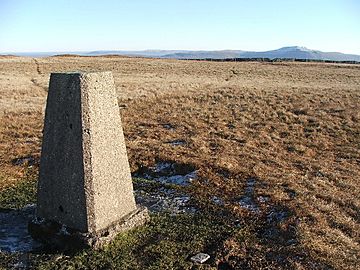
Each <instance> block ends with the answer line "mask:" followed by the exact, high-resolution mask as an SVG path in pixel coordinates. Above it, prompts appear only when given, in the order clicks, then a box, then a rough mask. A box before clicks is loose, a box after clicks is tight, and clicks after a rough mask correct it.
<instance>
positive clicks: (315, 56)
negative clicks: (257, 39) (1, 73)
mask: <svg viewBox="0 0 360 270" xmlns="http://www.w3.org/2000/svg"><path fill="white" fill-rule="evenodd" d="M12 54H14V55H19V56H31V57H44V56H53V55H57V54H76V55H83V56H98V55H125V56H135V57H156V58H170V59H208V58H211V59H228V58H270V59H275V58H279V59H281V58H283V59H284V58H293V59H310V60H330V61H357V62H360V55H355V54H344V53H340V52H322V51H318V50H311V49H308V48H305V47H299V46H291V47H283V48H280V49H277V50H271V51H264V52H254V51H241V50H222V51H191V50H144V51H117V50H112V51H91V52H62V53H60V52H42V53H12Z"/></svg>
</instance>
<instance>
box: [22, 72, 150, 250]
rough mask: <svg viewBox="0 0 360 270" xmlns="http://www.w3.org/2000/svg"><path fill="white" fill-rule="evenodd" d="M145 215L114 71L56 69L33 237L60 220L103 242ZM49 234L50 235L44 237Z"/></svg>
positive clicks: (93, 240)
mask: <svg viewBox="0 0 360 270" xmlns="http://www.w3.org/2000/svg"><path fill="white" fill-rule="evenodd" d="M147 219H148V213H147V210H146V208H143V207H140V206H137V205H136V203H135V198H134V195H133V186H132V180H131V174H130V167H129V162H128V158H127V153H126V146H125V139H124V134H123V130H122V125H121V119H120V112H119V106H118V102H117V97H116V92H115V86H114V80H113V76H112V73H111V72H71V73H52V74H51V77H50V84H49V92H48V98H47V104H46V111H45V123H44V132H43V142H42V150H41V160H40V175H39V182H38V195H37V221H35V222H33V223H32V226H29V230H30V228H31V229H32V232H33V236H35V238H36V236H37V237H39V234H40V233H41V234H43V231H44V230H45V231H49V228H46V227H49V226H50V227H54V226H55V227H56V225H54V224H58V225H57V227H59V228H60V225H61V226H62V227H63V226H65V229H66V228H67V230H68V231H74V232H76V234H77V235H78V236H79V235H81V237H80V238H83V239H85V238H86V239H87V240H88V241H87V242H88V244H89V245H99V243H100V242H102V241H100V240H101V238H104V239H103V240H109V238H112V236H113V235H115V234H116V232H117V231H121V230H124V229H127V228H130V227H133V226H136V225H140V224H143V223H144V222H145V221H146V220H147ZM46 224H47V225H46ZM49 224H50V225H49ZM121 228H122V229H121ZM61 230H62V231H64V228H62V229H61ZM34 232H35V233H34ZM36 232H37V233H36ZM67 233H68V232H67ZM44 237H48V238H52V237H53V236H51V235H47V236H44V235H41V236H40V238H44ZM105 238H107V239H105ZM40 240H44V239H40ZM48 240H49V239H48ZM45 241H46V240H45ZM57 242H59V241H58V239H57Z"/></svg>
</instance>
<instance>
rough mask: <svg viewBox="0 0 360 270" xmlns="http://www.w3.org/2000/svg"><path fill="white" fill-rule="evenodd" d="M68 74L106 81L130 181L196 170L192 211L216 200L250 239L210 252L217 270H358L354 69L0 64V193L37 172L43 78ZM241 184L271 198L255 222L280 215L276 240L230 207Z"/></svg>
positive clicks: (86, 61)
mask: <svg viewBox="0 0 360 270" xmlns="http://www.w3.org/2000/svg"><path fill="white" fill-rule="evenodd" d="M71 70H85V71H90V70H110V71H112V72H113V75H114V78H115V84H116V87H117V93H118V98H119V104H120V109H121V114H122V121H123V128H124V133H125V137H126V143H127V149H128V155H129V161H130V165H131V169H132V171H136V170H137V169H138V168H139V167H140V166H150V165H154V164H155V163H156V162H158V161H161V160H164V161H168V160H169V161H174V162H178V163H184V164H188V165H191V166H194V167H195V168H197V169H198V171H199V179H198V180H197V181H195V182H194V183H193V184H192V185H191V186H190V187H189V190H188V192H189V194H191V198H192V200H193V201H194V202H196V203H197V204H198V205H200V206H201V207H204V208H206V207H209V205H210V201H209V200H210V199H211V198H212V197H213V196H217V197H219V198H221V199H222V200H223V201H224V206H223V209H220V210H219V209H213V210H212V211H215V212H216V211H223V212H224V213H227V215H229V217H230V216H231V217H233V218H236V219H239V220H241V222H242V223H243V224H244V226H249V227H251V228H252V230H251V233H250V234H248V235H247V234H245V236H242V238H239V237H236V235H230V236H229V237H228V238H226V239H224V241H223V242H222V243H220V244H219V245H218V246H217V247H216V250H215V251H214V254H215V260H216V262H222V263H223V264H222V265H223V267H224V265H226V266H227V267H233V268H235V269H239V268H241V267H245V266H244V265H245V264H244V262H246V263H247V264H246V266H247V267H251V268H252V269H262V268H265V267H269V268H284V269H286V268H292V269H329V268H330V269H331V268H334V269H356V268H357V266H358V265H359V264H360V259H359V258H360V233H359V232H360V66H359V65H345V64H319V63H286V62H283V63H257V62H241V63H235V62H225V63H222V62H197V61H178V60H158V59H141V58H123V57H116V56H112V57H71V56H67V57H50V58H37V59H32V58H21V57H2V58H1V57H0V97H1V98H0V118H1V120H0V191H1V190H5V189H6V188H8V187H9V186H14V185H16V183H17V182H18V181H21V179H23V178H24V175H25V174H26V170H27V167H28V166H29V165H33V166H35V167H37V165H38V164H37V162H38V160H39V156H40V146H41V136H42V133H41V131H42V125H43V118H44V115H43V108H44V105H45V100H46V94H47V93H46V89H47V85H48V79H49V74H50V72H60V71H71ZM173 140H183V141H185V142H186V144H184V145H181V146H173V145H171V144H169V143H167V142H169V141H173ZM24 157H26V158H27V159H24V160H25V161H24V162H23V164H21V165H18V164H19V158H24ZM17 161H18V162H17ZM20 163H21V162H20ZM30 163H31V164H30ZM250 177H251V178H254V179H256V183H255V195H256V196H263V197H267V196H268V197H269V202H267V203H264V204H261V210H262V211H261V213H269V211H270V208H271V207H273V208H274V207H275V208H276V209H283V211H284V212H286V213H288V215H289V217H288V218H287V219H286V220H285V221H284V222H280V224H278V226H277V230H279V232H280V234H279V235H278V236H277V237H275V238H271V237H266V236H264V235H263V234H262V233H261V232H262V231H263V230H264V228H265V227H266V226H267V225H266V214H264V215H262V214H254V213H250V212H248V211H246V210H244V209H242V208H241V207H239V204H238V201H237V200H236V199H237V198H239V196H241V194H243V193H244V188H245V186H246V180H247V179H248V178H250ZM289 239H290V240H291V239H293V240H294V239H295V242H294V243H293V244H288V241H289ZM279 258H280V259H279ZM216 262H215V263H216ZM204 269H205V268H204ZM223 269H225V268H223ZM230 269H231V268H230Z"/></svg>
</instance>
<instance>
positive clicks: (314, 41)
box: [0, 0, 360, 55]
mask: <svg viewBox="0 0 360 270" xmlns="http://www.w3.org/2000/svg"><path fill="white" fill-rule="evenodd" d="M359 13H360V2H358V1H355V0H342V1H340V0H333V1H325V0H318V1H310V0H303V1H285V0H276V1H271V2H270V1H265V0H258V1H252V2H249V1H241V0H239V1H235V0H227V1H222V2H220V1H215V0H208V1H205V0H198V1H191V2H190V1H188V2H184V1H180V0H173V1H165V0H154V1H151V2H150V1H145V0H137V1H125V0H119V1H115V0H108V1H102V2H100V1H95V0H89V1H86V2H84V1H70V0H61V1H55V2H52V1H51V2H50V1H41V0H18V1H12V0H2V1H0V16H1V18H2V19H1V21H0V41H1V42H0V52H2V53H24V52H25V53H27V52H28V53H36V52H90V51H99V50H106V51H111V50H116V51H143V50H186V51H189V50H191V51H204V50H205V51H218V50H245V51H257V52H261V51H268V50H274V49H278V48H281V47H286V46H304V47H307V48H310V49H314V50H320V51H324V52H342V53H347V54H358V55H359V54H360V46H359V44H360V36H359V35H358V29H359V28H360V17H359V16H358V14H359ZM152 48H155V49H152Z"/></svg>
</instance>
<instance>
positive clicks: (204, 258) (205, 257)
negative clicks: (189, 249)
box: [190, 253, 210, 263]
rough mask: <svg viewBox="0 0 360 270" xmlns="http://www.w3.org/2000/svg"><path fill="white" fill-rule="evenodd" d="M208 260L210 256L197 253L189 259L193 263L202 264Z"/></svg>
mask: <svg viewBox="0 0 360 270" xmlns="http://www.w3.org/2000/svg"><path fill="white" fill-rule="evenodd" d="M208 259H210V255H209V254H206V253H198V254H196V255H195V256H192V257H191V258H190V260H191V261H192V262H195V263H204V262H206V261H207V260H208Z"/></svg>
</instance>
